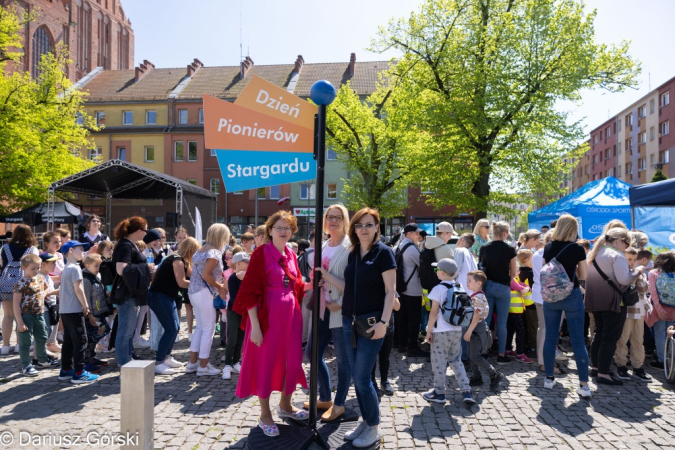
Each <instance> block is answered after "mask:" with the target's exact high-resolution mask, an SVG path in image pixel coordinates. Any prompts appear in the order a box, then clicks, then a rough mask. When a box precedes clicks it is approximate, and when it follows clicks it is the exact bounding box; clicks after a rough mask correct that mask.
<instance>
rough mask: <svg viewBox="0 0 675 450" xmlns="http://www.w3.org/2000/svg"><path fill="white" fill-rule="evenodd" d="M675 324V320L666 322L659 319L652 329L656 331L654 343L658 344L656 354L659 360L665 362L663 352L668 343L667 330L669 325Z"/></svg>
mask: <svg viewBox="0 0 675 450" xmlns="http://www.w3.org/2000/svg"><path fill="white" fill-rule="evenodd" d="M671 325H675V322H664V321H663V320H659V321H658V322H656V323H655V324H654V326H653V327H652V330H653V331H654V345H656V356H657V358H659V362H660V363H662V362H663V352H664V351H665V345H666V330H667V329H668V327H669V326H671Z"/></svg>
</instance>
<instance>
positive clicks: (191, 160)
mask: <svg viewBox="0 0 675 450" xmlns="http://www.w3.org/2000/svg"><path fill="white" fill-rule="evenodd" d="M187 143H188V145H187V147H188V151H187V161H188V162H196V161H197V160H198V159H199V145H198V144H197V141H187ZM190 144H194V145H195V158H194V159H191V158H190Z"/></svg>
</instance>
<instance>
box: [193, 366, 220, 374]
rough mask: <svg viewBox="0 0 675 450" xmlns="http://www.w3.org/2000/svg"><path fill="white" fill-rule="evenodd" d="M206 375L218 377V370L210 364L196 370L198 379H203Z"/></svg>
mask: <svg viewBox="0 0 675 450" xmlns="http://www.w3.org/2000/svg"><path fill="white" fill-rule="evenodd" d="M208 375H220V369H216V368H215V367H213V366H212V365H211V363H208V364H207V365H206V367H199V368H198V369H197V376H198V377H204V376H208Z"/></svg>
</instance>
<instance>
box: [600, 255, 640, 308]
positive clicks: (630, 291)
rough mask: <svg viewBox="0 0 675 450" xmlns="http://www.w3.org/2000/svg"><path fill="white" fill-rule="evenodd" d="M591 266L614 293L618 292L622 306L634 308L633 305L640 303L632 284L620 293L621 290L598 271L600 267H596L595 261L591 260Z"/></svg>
mask: <svg viewBox="0 0 675 450" xmlns="http://www.w3.org/2000/svg"><path fill="white" fill-rule="evenodd" d="M593 266H594V267H595V270H597V271H598V273H599V274H600V276H601V277H602V278H603V279H604V280H605V281H606V282H607V284H609V285H610V286H612V288H613V289H614V290H615V291H616V292H618V293H619V294H621V300H623V304H624V305H626V306H634V305H635V304H637V302H638V301H640V296H639V294H638V290H637V287H636V286H635V285H634V284H631V285H629V286H628V287H627V288H626V290H625V291H621V289H619V288H618V287H617V285H616V284H614V282H613V281H612V280H610V279H609V278H608V277H607V275H605V272H603V271H602V270H601V269H600V266H598V263H597V262H595V260H593Z"/></svg>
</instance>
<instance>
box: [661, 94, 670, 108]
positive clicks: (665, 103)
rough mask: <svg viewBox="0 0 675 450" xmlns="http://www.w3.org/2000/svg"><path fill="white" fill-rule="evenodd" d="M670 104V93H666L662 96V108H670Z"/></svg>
mask: <svg viewBox="0 0 675 450" xmlns="http://www.w3.org/2000/svg"><path fill="white" fill-rule="evenodd" d="M669 104H670V91H667V92H664V93H663V94H661V100H660V102H659V105H660V106H662V107H663V106H668V105H669Z"/></svg>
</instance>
